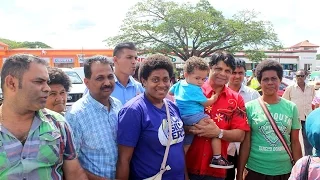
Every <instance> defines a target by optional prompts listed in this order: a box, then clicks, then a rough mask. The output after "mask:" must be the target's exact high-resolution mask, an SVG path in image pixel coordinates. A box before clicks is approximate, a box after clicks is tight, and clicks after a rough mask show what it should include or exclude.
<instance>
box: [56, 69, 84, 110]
mask: <svg viewBox="0 0 320 180" xmlns="http://www.w3.org/2000/svg"><path fill="white" fill-rule="evenodd" d="M60 69H61V70H63V71H64V72H65V73H66V74H67V75H68V76H69V78H70V80H71V83H72V87H71V88H70V92H69V93H68V97H67V109H68V108H70V107H71V106H72V104H73V103H74V102H76V101H77V100H79V99H80V98H81V97H82V95H83V93H84V91H85V89H86V85H85V84H84V82H83V79H82V78H81V77H80V76H79V74H78V73H77V72H76V71H74V70H73V69H70V68H60Z"/></svg>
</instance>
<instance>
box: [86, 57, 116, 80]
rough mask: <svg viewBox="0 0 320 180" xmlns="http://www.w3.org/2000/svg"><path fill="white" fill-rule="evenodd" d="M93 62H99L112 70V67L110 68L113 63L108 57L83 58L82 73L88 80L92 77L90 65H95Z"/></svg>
mask: <svg viewBox="0 0 320 180" xmlns="http://www.w3.org/2000/svg"><path fill="white" fill-rule="evenodd" d="M95 62H100V63H102V64H107V65H110V67H111V69H112V70H113V67H112V65H113V62H112V61H111V60H109V59H108V57H106V56H102V55H95V56H92V57H88V58H85V59H84V63H83V71H84V76H85V77H86V78H88V79H90V78H91V75H92V72H91V65H92V63H95Z"/></svg>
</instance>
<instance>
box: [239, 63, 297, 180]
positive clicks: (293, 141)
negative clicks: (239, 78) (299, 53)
mask: <svg viewBox="0 0 320 180" xmlns="http://www.w3.org/2000/svg"><path fill="white" fill-rule="evenodd" d="M256 74H257V79H258V81H259V83H260V85H261V90H262V96H261V98H262V100H263V102H264V103H265V104H266V107H267V108H268V110H269V111H270V113H271V115H272V117H273V119H274V121H275V123H276V124H277V126H278V128H279V130H280V132H281V133H282V135H283V136H284V139H285V141H286V143H287V144H288V146H289V147H290V148H291V151H292V154H293V159H294V160H295V161H297V160H298V159H299V158H301V156H302V153H301V145H300V142H299V129H300V128H301V124H300V120H299V116H298V109H297V106H296V105H295V104H294V103H293V102H291V101H288V100H286V99H283V98H281V97H279V96H278V94H277V91H278V89H279V85H280V83H281V79H282V76H283V69H282V66H281V64H280V63H278V62H277V61H273V60H264V61H262V62H261V63H260V64H259V65H258V66H257V68H256ZM246 111H247V117H248V123H249V124H250V127H251V132H247V133H246V137H245V139H244V141H243V142H242V144H241V147H240V155H239V156H240V161H239V163H238V174H237V180H242V179H243V176H242V174H243V171H244V170H245V166H246V170H247V174H246V176H245V180H257V179H258V180H267V179H268V180H269V179H274V180H287V179H288V178H289V176H290V172H291V169H292V164H291V161H290V157H289V155H288V153H287V151H286V150H285V148H284V147H283V145H282V143H281V141H280V140H279V138H278V137H277V135H276V134H275V132H274V130H273V128H272V126H271V124H270V122H269V120H268V119H267V117H266V115H265V113H264V112H263V110H262V108H261V106H260V104H259V101H258V99H256V100H253V101H250V102H248V103H246Z"/></svg>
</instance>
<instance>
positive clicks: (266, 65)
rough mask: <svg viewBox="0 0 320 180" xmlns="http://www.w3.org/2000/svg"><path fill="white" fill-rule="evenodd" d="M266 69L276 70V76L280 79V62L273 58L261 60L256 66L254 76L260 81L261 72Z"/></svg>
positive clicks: (281, 69)
mask: <svg viewBox="0 0 320 180" xmlns="http://www.w3.org/2000/svg"><path fill="white" fill-rule="evenodd" d="M268 70H274V71H276V72H277V76H278V78H279V79H280V81H281V80H282V77H283V68H282V66H281V64H280V63H279V62H278V61H274V60H263V61H262V62H261V63H259V64H258V66H257V67H256V76H257V79H258V81H259V83H261V79H262V73H263V72H264V71H268Z"/></svg>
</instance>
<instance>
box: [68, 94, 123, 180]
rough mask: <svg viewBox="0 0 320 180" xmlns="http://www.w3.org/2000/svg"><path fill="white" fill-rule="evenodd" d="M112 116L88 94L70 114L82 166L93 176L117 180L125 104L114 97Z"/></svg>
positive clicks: (73, 106)
mask: <svg viewBox="0 0 320 180" xmlns="http://www.w3.org/2000/svg"><path fill="white" fill-rule="evenodd" d="M110 103H111V107H110V112H109V111H108V108H107V107H105V106H104V105H103V104H101V103H99V102H98V101H96V100H95V99H94V98H93V97H92V96H91V95H90V93H87V94H86V95H85V96H83V97H82V98H81V99H79V100H78V101H77V102H75V103H74V104H73V105H72V107H71V109H70V111H68V112H67V114H66V119H67V121H68V122H69V124H70V126H71V128H72V130H73V132H74V137H75V140H74V142H75V146H76V151H77V152H78V154H79V161H80V164H81V166H82V167H83V168H84V169H86V170H88V171H90V172H91V173H93V174H95V175H98V176H101V177H105V178H109V179H114V178H115V172H116V163H117V158H118V149H117V142H116V138H117V129H118V112H119V111H120V109H121V107H122V104H121V102H120V101H119V100H117V99H115V98H112V97H110Z"/></svg>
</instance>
